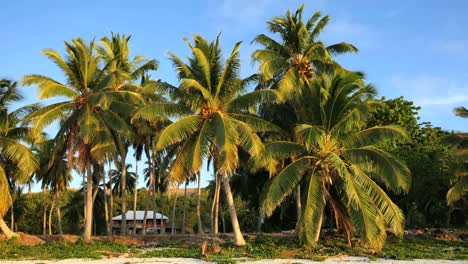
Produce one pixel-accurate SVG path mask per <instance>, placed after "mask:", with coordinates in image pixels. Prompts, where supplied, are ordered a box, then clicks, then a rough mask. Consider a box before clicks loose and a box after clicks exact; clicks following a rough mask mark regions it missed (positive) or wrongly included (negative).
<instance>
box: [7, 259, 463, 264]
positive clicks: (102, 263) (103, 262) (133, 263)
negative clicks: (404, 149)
mask: <svg viewBox="0 0 468 264" xmlns="http://www.w3.org/2000/svg"><path fill="white" fill-rule="evenodd" d="M0 263H2V264H75V263H86V264H152V263H154V264H162V263H169V264H192V263H213V262H207V261H203V260H199V259H188V258H110V259H99V260H96V259H64V260H19V261H15V260H13V261H10V260H8V261H2V260H0ZM239 263H255V264H263V263H264V264H293V263H294V264H296V263H297V264H299V263H301V264H307V263H315V264H317V263H325V264H340V263H342V264H353V263H358V264H360V263H376V264H380V263H382V264H393V263H395V264H436V263H447V264H459V263H460V264H461V263H467V264H468V261H463V260H456V261H452V260H426V259H418V260H387V259H378V260H377V261H371V260H369V259H368V258H363V257H344V258H334V259H328V260H325V261H312V260H304V259H275V260H272V259H266V260H260V261H245V262H244V261H239Z"/></svg>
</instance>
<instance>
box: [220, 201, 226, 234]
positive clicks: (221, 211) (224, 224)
mask: <svg viewBox="0 0 468 264" xmlns="http://www.w3.org/2000/svg"><path fill="white" fill-rule="evenodd" d="M218 198H219V195H218ZM218 204H219V202H218ZM219 214H220V215H221V223H222V224H223V233H226V222H225V221H224V213H223V206H219Z"/></svg>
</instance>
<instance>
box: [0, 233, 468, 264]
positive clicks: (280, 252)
mask: <svg viewBox="0 0 468 264" xmlns="http://www.w3.org/2000/svg"><path fill="white" fill-rule="evenodd" d="M246 242H247V243H246V246H245V247H236V246H234V245H225V246H221V250H220V252H218V253H208V254H207V255H206V256H202V255H201V250H200V247H193V246H192V247H189V246H186V245H183V244H159V245H158V246H157V247H152V246H150V247H148V246H129V245H125V244H118V243H114V242H100V241H94V242H92V243H83V241H78V242H76V243H66V242H51V243H48V244H46V245H36V246H20V245H18V244H17V243H16V242H15V240H14V239H13V240H8V241H2V242H0V248H2V249H3V250H2V251H1V252H0V259H37V260H45V259H65V258H102V257H105V256H119V255H128V256H132V257H141V258H148V257H167V258H169V257H170V258H172V257H178V258H197V259H206V260H209V261H215V262H217V263H220V262H221V263H226V262H234V263H235V262H236V260H241V259H251V260H255V259H274V258H297V259H314V260H324V259H326V258H327V257H332V256H344V255H349V256H367V257H369V258H371V259H375V258H388V259H468V249H467V248H468V247H467V246H468V243H467V242H459V241H442V240H435V239H430V238H422V237H421V238H408V239H405V240H399V239H396V238H389V239H388V242H387V243H386V245H385V247H384V248H383V250H382V251H381V252H378V253H372V251H371V250H369V249H366V248H363V247H362V246H361V245H360V244H357V245H356V246H355V247H353V248H349V247H348V245H347V244H346V243H345V242H344V241H342V240H340V239H326V240H324V241H322V242H319V243H318V244H317V245H316V246H315V247H312V248H305V247H301V246H300V245H298V244H297V243H296V242H295V241H294V240H293V239H291V238H270V237H257V238H251V239H247V240H246Z"/></svg>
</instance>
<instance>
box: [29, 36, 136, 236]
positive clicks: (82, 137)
mask: <svg viewBox="0 0 468 264" xmlns="http://www.w3.org/2000/svg"><path fill="white" fill-rule="evenodd" d="M65 48H66V53H67V56H66V57H65V58H63V57H62V56H61V55H60V54H59V53H58V52H57V51H55V50H52V49H47V50H44V51H43V53H44V54H45V55H46V56H47V57H48V58H49V59H50V60H51V61H52V62H53V63H55V64H56V65H57V66H58V67H59V69H60V70H61V71H62V72H63V73H64V75H65V80H66V82H65V83H61V82H59V81H57V80H54V79H52V78H50V77H47V76H43V75H27V76H25V77H24V80H23V82H24V84H26V85H33V84H35V85H37V86H38V88H39V99H48V98H55V97H60V98H64V100H63V101H61V102H58V103H53V104H50V105H48V106H45V107H43V108H41V109H40V110H37V111H35V112H34V113H32V114H31V115H29V116H28V118H29V119H30V120H32V121H33V124H34V126H35V127H36V128H37V129H43V128H44V127H47V126H48V125H50V124H51V123H52V122H54V121H59V120H60V121H61V123H60V129H59V130H58V132H57V134H56V136H55V139H54V140H55V142H56V145H55V146H56V147H55V149H54V152H56V153H58V154H57V155H54V156H58V157H60V156H61V155H63V154H65V153H68V157H67V160H68V164H69V168H70V169H71V167H72V164H75V165H77V166H78V167H79V168H80V171H85V172H86V175H87V185H86V192H85V195H86V214H85V228H84V238H85V239H86V240H89V239H90V238H91V227H92V212H93V196H92V194H93V173H92V164H91V161H92V160H93V155H94V154H96V153H98V154H99V156H100V157H98V158H99V159H101V158H102V157H101V156H102V151H101V149H102V147H103V146H110V145H112V142H110V139H111V138H112V133H113V132H115V131H119V132H120V133H122V134H125V133H127V132H128V131H129V130H130V129H129V127H128V125H127V123H126V122H125V120H123V119H122V118H121V117H120V116H119V115H118V114H116V113H115V112H114V111H112V110H111V109H110V107H111V105H112V103H113V102H114V101H125V102H132V101H135V102H136V101H138V100H141V98H139V97H138V96H137V95H135V94H134V93H129V92H127V91H120V90H118V91H116V90H114V89H111V88H108V87H109V85H110V82H111V78H109V77H108V75H107V74H106V70H105V69H106V68H107V67H108V66H109V63H107V64H106V65H103V68H101V66H102V65H101V64H102V56H100V55H98V54H95V52H94V49H95V48H94V40H93V41H91V42H90V43H86V42H85V41H84V40H82V39H80V38H78V39H73V40H72V41H71V42H65ZM75 154H77V162H74V161H75Z"/></svg>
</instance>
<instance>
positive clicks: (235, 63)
mask: <svg viewBox="0 0 468 264" xmlns="http://www.w3.org/2000/svg"><path fill="white" fill-rule="evenodd" d="M186 42H187V44H188V45H189V47H190V50H191V52H192V56H191V57H190V58H189V61H188V63H185V62H183V61H182V60H181V59H180V58H179V57H177V56H176V55H174V54H172V53H169V55H170V56H171V60H172V61H173V63H174V65H175V67H176V70H177V73H178V75H179V79H180V86H179V87H178V88H177V89H174V90H175V91H174V95H175V99H176V100H177V103H152V104H148V105H146V106H144V107H142V108H141V109H140V110H139V111H138V112H136V113H135V115H134V118H146V119H149V120H151V119H152V118H155V117H157V116H159V115H162V114H166V115H171V116H174V117H177V116H179V117H180V116H182V118H180V119H179V120H177V121H175V122H174V123H172V124H170V125H169V126H167V127H166V128H165V129H164V130H163V131H162V132H161V135H160V136H159V139H158V142H157V144H156V149H164V148H166V147H168V146H171V145H174V144H180V148H179V151H178V152H177V157H176V159H175V161H174V162H173V165H172V167H171V173H170V175H171V177H172V179H174V180H175V181H177V182H178V183H183V182H184V181H185V180H186V178H187V176H189V175H193V174H195V173H198V172H199V171H200V170H201V166H202V163H203V160H205V159H207V158H208V157H211V156H216V159H217V161H218V162H217V163H216V164H217V166H218V168H217V170H216V171H218V172H219V173H220V175H222V179H223V182H224V191H225V193H226V196H227V201H228V206H229V212H230V215H231V223H232V227H233V230H234V233H235V238H236V244H237V245H244V244H245V241H244V239H243V237H242V233H241V230H240V226H239V223H238V219H237V213H236V209H235V207H234V200H233V197H232V193H231V188H230V185H229V176H230V175H231V174H232V173H233V171H234V170H235V169H236V168H237V166H238V149H239V148H241V149H244V150H245V151H246V152H247V153H249V154H250V155H251V156H254V157H256V156H257V155H258V154H259V152H260V150H261V149H262V146H263V145H262V142H261V140H260V138H259V137H258V135H257V134H256V132H257V131H266V130H275V129H276V127H275V126H274V125H272V124H270V123H268V122H266V121H264V120H262V119H260V118H258V117H255V116H254V115H252V114H250V113H249V112H248V110H249V107H251V106H253V105H255V104H256V103H257V102H258V101H259V100H260V99H261V98H262V97H263V96H265V95H268V96H269V97H270V99H272V98H274V99H277V95H278V94H277V92H275V91H273V90H262V91H255V92H253V93H247V94H243V93H244V91H245V88H246V86H247V85H248V83H249V79H247V80H242V79H241V78H240V76H239V68H240V60H239V46H240V43H237V44H236V45H235V47H234V49H233V51H232V52H231V54H230V56H229V57H228V58H227V60H226V61H225V62H224V63H223V62H222V61H221V57H222V56H221V49H220V47H219V38H218V39H216V41H214V42H208V41H207V40H205V39H204V38H202V37H200V36H194V42H193V43H190V42H189V41H188V40H187V41H186Z"/></svg>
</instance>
